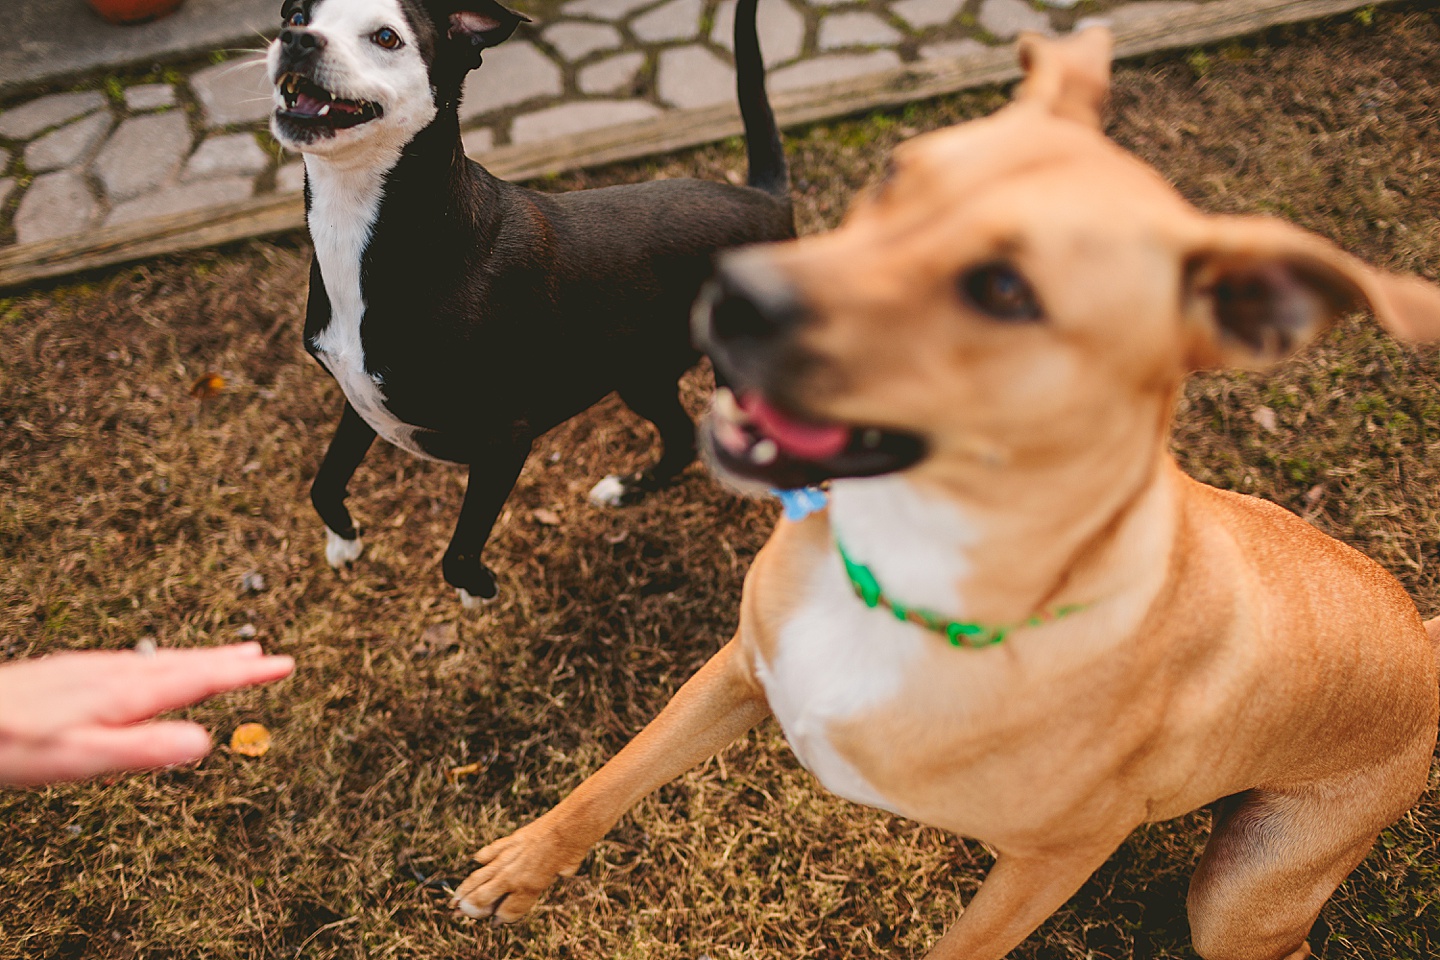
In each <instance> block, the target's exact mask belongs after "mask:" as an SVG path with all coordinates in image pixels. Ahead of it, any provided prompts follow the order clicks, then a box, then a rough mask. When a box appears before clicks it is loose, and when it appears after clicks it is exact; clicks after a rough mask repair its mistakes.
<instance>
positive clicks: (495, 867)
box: [455, 818, 589, 923]
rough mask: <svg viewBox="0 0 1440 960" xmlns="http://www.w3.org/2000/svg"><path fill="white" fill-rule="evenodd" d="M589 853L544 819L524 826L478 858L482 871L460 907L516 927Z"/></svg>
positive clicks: (459, 895)
mask: <svg viewBox="0 0 1440 960" xmlns="http://www.w3.org/2000/svg"><path fill="white" fill-rule="evenodd" d="M577 846H578V849H577ZM588 849H589V846H588V845H585V844H578V845H577V844H575V843H574V842H567V840H566V838H565V837H563V836H561V835H560V834H559V833H558V832H557V831H555V830H554V829H552V828H551V827H550V825H548V824H547V823H546V822H545V820H544V818H541V819H540V820H537V821H535V822H534V823H532V824H529V825H528V826H525V827H521V828H520V829H519V830H516V831H515V832H514V833H512V834H510V836H508V837H504V838H503V839H500V840H496V841H495V842H494V843H492V844H490V845H489V846H488V847H485V848H484V849H483V850H481V851H480V852H479V853H477V854H475V860H476V861H477V862H478V863H479V864H480V869H479V870H476V871H475V872H474V873H472V874H470V876H468V877H466V878H465V882H464V883H462V884H461V885H460V889H459V890H458V891H457V892H456V894H455V909H457V910H459V911H460V912H461V913H463V914H465V916H467V917H475V918H476V919H480V918H483V917H494V918H495V919H496V920H498V921H500V922H501V923H513V922H514V921H516V920H519V919H520V918H521V917H523V916H524V915H525V914H526V913H529V912H530V908H531V907H533V906H535V901H536V900H538V899H540V894H542V893H544V892H545V889H546V888H547V887H549V886H550V884H552V883H554V882H555V878H556V877H572V876H574V875H575V871H576V870H579V869H580V861H582V860H584V859H585V852H586V851H587V850H588Z"/></svg>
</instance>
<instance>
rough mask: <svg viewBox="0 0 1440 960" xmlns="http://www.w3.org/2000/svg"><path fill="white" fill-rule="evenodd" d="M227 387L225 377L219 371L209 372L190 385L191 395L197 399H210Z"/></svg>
mask: <svg viewBox="0 0 1440 960" xmlns="http://www.w3.org/2000/svg"><path fill="white" fill-rule="evenodd" d="M224 389H225V378H224V377H222V376H220V374H218V373H207V374H205V375H204V376H202V377H200V378H199V379H197V380H196V381H195V382H194V383H192V384H191V385H190V396H192V397H194V398H195V399H196V400H209V399H210V398H211V397H215V396H219V394H220V391H221V390H224Z"/></svg>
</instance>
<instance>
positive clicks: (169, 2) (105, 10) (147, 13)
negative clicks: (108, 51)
mask: <svg viewBox="0 0 1440 960" xmlns="http://www.w3.org/2000/svg"><path fill="white" fill-rule="evenodd" d="M86 2H87V3H89V4H90V6H91V7H92V8H93V9H94V10H95V12H96V13H98V14H100V16H102V17H104V18H105V19H106V20H109V21H110V22H111V23H120V24H125V23H148V22H149V21H151V20H158V19H160V18H161V17H163V16H165V15H166V14H168V13H172V12H174V10H175V8H176V7H178V6H180V4H181V3H183V2H184V0H86Z"/></svg>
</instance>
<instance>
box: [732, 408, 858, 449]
mask: <svg viewBox="0 0 1440 960" xmlns="http://www.w3.org/2000/svg"><path fill="white" fill-rule="evenodd" d="M740 409H741V410H744V411H745V413H746V414H747V415H748V416H749V417H750V419H751V420H753V421H754V423H755V426H756V427H758V428H759V429H760V432H761V433H763V434H765V435H766V436H767V437H769V438H770V439H771V440H774V441H775V443H776V444H778V445H779V447H780V449H781V450H783V451H785V452H786V453H788V454H790V455H791V456H793V457H799V458H801V459H804V460H823V459H824V458H826V457H833V456H835V455H836V454H837V453H839V452H840V451H842V450H844V449H845V445H846V444H847V443H848V442H849V440H850V430H849V428H847V427H840V426H824V425H821V424H818V423H801V422H800V421H798V420H794V419H791V418H790V417H788V416H786V415H785V414H783V413H781V412H780V411H779V410H776V409H775V408H774V407H772V406H770V404H768V403H766V402H765V400H764V398H762V397H761V396H760V395H759V394H754V393H751V394H746V395H745V396H743V397H741V398H740Z"/></svg>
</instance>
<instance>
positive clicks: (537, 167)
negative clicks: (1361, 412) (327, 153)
mask: <svg viewBox="0 0 1440 960" xmlns="http://www.w3.org/2000/svg"><path fill="white" fill-rule="evenodd" d="M1374 2H1375V3H1379V4H1384V3H1390V2H1394V0H1374ZM1370 5H1372V2H1371V0H1213V2H1211V3H1207V4H1205V5H1204V6H1202V7H1199V8H1197V9H1195V10H1191V11H1186V12H1183V13H1174V14H1169V15H1167V16H1165V17H1163V18H1160V19H1157V20H1156V21H1155V22H1152V23H1140V24H1136V25H1133V26H1130V27H1128V28H1126V29H1124V30H1121V31H1119V32H1117V34H1116V37H1115V54H1116V56H1117V57H1136V56H1142V55H1146V54H1151V53H1158V52H1162V51H1165V50H1175V49H1184V48H1187V47H1196V46H1204V45H1206V44H1212V43H1216V42H1218V41H1220V40H1225V39H1229V38H1231V37H1238V36H1244V35H1245V34H1249V33H1255V32H1257V31H1260V30H1265V29H1268V28H1270V27H1275V26H1280V25H1282V24H1287V23H1298V22H1301V21H1304V20H1316V19H1320V18H1322V17H1328V16H1333V15H1335V14H1339V13H1346V12H1349V11H1351V10H1356V9H1359V8H1360V7H1364V6H1370ZM1019 75H1020V70H1019V67H1018V66H1017V65H1016V62H1015V52H1014V48H1013V47H1008V46H1007V47H997V48H995V49H993V50H987V51H985V52H983V53H981V54H979V55H978V56H973V57H967V58H965V59H964V60H934V61H925V62H921V63H912V64H906V65H904V66H902V67H898V68H896V69H894V70H890V71H886V72H884V73H877V74H872V75H870V76H865V77H858V78H854V79H850V80H844V81H838V82H835V83H830V84H825V85H823V86H818V87H811V88H808V89H805V90H795V91H785V92H780V93H777V94H775V95H774V96H773V97H772V102H773V105H774V108H775V115H776V117H777V118H778V120H779V122H780V124H781V125H782V126H785V127H794V126H798V125H801V124H806V123H813V122H815V121H817V120H827V119H833V118H835V117H842V116H847V115H850V114H855V113H862V112H865V111H867V110H873V109H877V108H881V107H890V106H896V105H899V104H903V103H909V102H911V101H915V100H924V99H928V98H930V97H935V96H940V95H943V94H947V93H955V92H957V91H960V90H967V89H973V88H976V87H983V86H988V85H991V84H998V83H1007V82H1009V81H1011V80H1014V79H1016V78H1018V77H1019ZM740 133H741V125H740V114H739V112H738V111H737V109H736V108H735V106H734V105H733V104H723V105H719V106H715V107H706V108H702V109H698V110H681V111H674V112H670V113H666V114H665V115H663V116H660V117H656V118H654V119H651V120H643V121H640V122H638V123H629V124H625V125H623V126H616V127H610V128H608V129H603V130H595V131H590V132H587V133H583V134H578V135H576V136H573V137H565V138H561V139H557V140H552V141H547V142H545V143H540V144H531V145H516V146H508V147H499V148H496V149H494V150H491V151H489V152H488V153H486V154H485V155H484V156H483V157H482V158H481V159H482V161H483V162H484V163H485V165H486V167H488V168H489V169H490V170H491V171H492V172H493V173H495V174H496V175H497V176H500V177H504V178H506V179H509V180H531V179H535V178H537V177H543V176H547V175H550V174H555V173H563V172H566V171H570V170H578V169H583V168H586V167H596V166H601V165H603V164H607V163H616V162H619V161H624V160H635V159H638V158H641V157H647V156H655V155H658V154H664V153H670V152H672V151H675V150H680V149H684V148H687V147H693V146H697V145H699V144H703V143H712V142H714V141H716V140H722V139H724V138H726V137H731V136H737V135H738V134H740ZM302 226H304V211H303V209H302V205H301V201H300V198H299V197H298V196H294V195H289V196H280V197H277V196H273V195H271V196H266V197H260V198H256V199H254V200H248V201H244V202H242V203H237V204H232V205H230V206H227V207H223V208H213V207H212V208H209V209H206V210H198V211H193V212H190V213H184V214H177V215H175V216H171V217H165V218H159V219H155V220H147V221H143V222H141V223H134V224H126V225H123V226H119V227H110V228H106V229H101V230H95V231H91V232H90V233H87V234H84V235H82V236H79V237H69V238H65V239H61V240H47V241H43V242H40V243H28V244H19V245H15V246H11V247H8V248H3V249H0V289H5V288H9V287H15V286H20V285H23V284H27V283H33V282H35V281H38V280H44V279H50V278H54V277H61V276H65V275H67V274H70V273H77V272H79V271H82V270H90V269H95V268H98V267H106V266H113V265H115V264H120V263H127V262H129V261H133V260H140V259H144V258H146V257H154V256H161V255H164V254H171V253H181V252H184V251H187V250H198V249H203V248H205V247H211V246H216V245H218V244H222V243H230V242H233V241H236V240H244V239H248V238H252V237H262V236H269V235H273V234H277V233H285V232H287V231H290V230H296V229H299V228H300V227H302Z"/></svg>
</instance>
